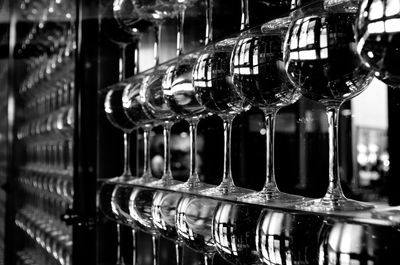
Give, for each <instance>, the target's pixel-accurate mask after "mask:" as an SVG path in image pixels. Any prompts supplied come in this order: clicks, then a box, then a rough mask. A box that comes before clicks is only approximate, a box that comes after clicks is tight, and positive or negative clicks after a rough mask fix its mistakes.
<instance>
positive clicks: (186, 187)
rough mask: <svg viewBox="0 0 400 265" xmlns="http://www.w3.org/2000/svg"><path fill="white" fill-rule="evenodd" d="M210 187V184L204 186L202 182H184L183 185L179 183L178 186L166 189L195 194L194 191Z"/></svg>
mask: <svg viewBox="0 0 400 265" xmlns="http://www.w3.org/2000/svg"><path fill="white" fill-rule="evenodd" d="M210 187H211V185H210V184H206V183H202V182H195V183H192V182H190V183H188V182H185V183H181V184H178V185H173V186H170V187H168V189H170V190H175V191H189V192H195V191H199V190H204V189H208V188H210Z"/></svg>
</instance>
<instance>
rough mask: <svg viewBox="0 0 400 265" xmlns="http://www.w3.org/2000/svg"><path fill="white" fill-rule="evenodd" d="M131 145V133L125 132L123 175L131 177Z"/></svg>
mask: <svg viewBox="0 0 400 265" xmlns="http://www.w3.org/2000/svg"><path fill="white" fill-rule="evenodd" d="M130 145H131V135H130V134H129V133H124V172H123V173H122V176H124V177H130V176H131V175H132V173H131V167H130V165H129V163H130V158H131V152H130V150H131V149H130Z"/></svg>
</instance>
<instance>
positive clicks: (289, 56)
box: [284, 2, 372, 211]
mask: <svg viewBox="0 0 400 265" xmlns="http://www.w3.org/2000/svg"><path fill="white" fill-rule="evenodd" d="M346 10H348V9H346ZM299 14H300V15H297V16H296V15H295V16H294V18H293V22H292V23H291V25H290V28H289V30H288V33H287V38H286V41H285V52H284V60H285V68H286V71H287V74H288V77H289V79H290V80H291V81H292V83H293V84H294V85H295V86H297V87H298V88H300V90H301V93H302V94H303V95H304V96H305V97H308V98H310V99H313V100H315V101H318V102H320V103H321V104H322V105H323V106H324V107H325V108H326V112H327V116H328V125H329V186H328V191H327V193H326V195H325V196H324V197H323V198H322V199H317V200H313V201H310V202H306V203H301V204H300V205H299V207H301V208H307V209H311V210H317V211H335V210H363V209H368V208H371V207H372V206H371V205H367V204H363V203H360V202H357V201H353V200H348V199H347V198H346V197H345V196H344V195H343V192H342V189H341V186H340V175H339V163H338V162H339V159H338V139H337V135H338V117H339V108H340V106H341V104H342V103H343V102H344V101H345V100H348V99H350V98H352V97H355V96H357V95H358V94H360V93H361V92H362V91H363V90H364V89H365V88H366V87H367V85H368V84H369V83H370V82H371V80H372V74H371V73H370V71H367V70H366V69H364V68H363V67H362V65H361V62H360V59H359V58H358V55H357V53H356V46H355V40H354V34H353V30H352V26H353V23H354V20H355V14H354V13H352V12H345V10H341V9H337V8H334V9H328V10H324V7H323V3H322V2H320V3H317V4H315V5H313V6H309V7H306V8H304V9H301V12H299Z"/></svg>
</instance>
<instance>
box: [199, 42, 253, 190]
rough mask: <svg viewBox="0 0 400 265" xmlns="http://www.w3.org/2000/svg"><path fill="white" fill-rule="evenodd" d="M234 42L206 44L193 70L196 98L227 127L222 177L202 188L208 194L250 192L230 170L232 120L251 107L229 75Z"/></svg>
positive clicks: (225, 130) (225, 128)
mask: <svg viewBox="0 0 400 265" xmlns="http://www.w3.org/2000/svg"><path fill="white" fill-rule="evenodd" d="M235 42H236V37H231V38H228V39H224V40H222V41H219V42H217V43H215V44H213V45H210V46H208V47H206V48H205V49H204V51H203V52H202V53H201V55H200V56H199V57H198V59H197V62H196V64H195V66H194V69H193V86H194V89H195V93H196V94H195V95H196V98H197V100H198V101H199V103H200V104H201V105H202V106H204V107H205V109H206V111H208V112H210V113H212V114H215V115H218V116H219V117H220V118H221V119H222V121H223V128H224V172H223V177H222V181H221V184H220V185H219V186H217V187H215V188H211V189H207V190H202V191H200V193H201V194H204V195H208V196H238V195H241V194H244V193H246V192H248V190H244V189H241V188H239V187H236V186H235V184H234V182H233V179H232V171H231V131H232V122H233V119H234V118H235V116H236V115H237V114H238V113H240V112H242V111H244V110H247V109H248V106H249V105H248V104H247V102H246V101H245V100H244V99H243V98H241V97H240V95H239V94H238V93H237V91H236V90H235V88H234V86H233V82H232V76H231V74H230V58H231V53H232V50H233V47H234V45H235ZM228 194H229V195H228Z"/></svg>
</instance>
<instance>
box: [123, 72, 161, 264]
mask: <svg viewBox="0 0 400 265" xmlns="http://www.w3.org/2000/svg"><path fill="white" fill-rule="evenodd" d="M146 74H149V71H148V72H145V73H143V74H141V75H137V76H135V77H134V80H131V81H130V82H128V83H126V85H125V88H124V93H123V97H122V101H123V106H124V111H125V114H126V116H127V117H128V118H129V119H130V120H131V121H132V122H134V123H135V124H137V126H140V127H141V128H142V129H143V131H144V133H143V137H144V166H143V174H142V176H141V177H140V178H139V179H135V180H131V181H128V182H127V183H128V184H136V185H137V184H139V185H145V184H148V183H151V182H154V181H156V180H158V179H157V178H154V177H153V175H152V173H151V166H150V132H151V130H152V128H153V126H155V125H157V124H156V123H155V119H154V117H153V116H152V115H151V114H150V113H148V112H147V111H146V109H145V108H144V107H143V106H142V102H141V86H142V83H143V80H144V78H145V76H146ZM128 189H129V192H126V193H127V194H128V196H129V200H128V209H127V210H128V212H127V213H128V214H129V215H130V217H131V218H132V219H133V220H135V222H136V224H137V227H138V228H139V229H141V230H143V231H145V232H149V233H150V234H151V235H152V244H153V264H154V265H156V264H158V249H159V247H158V239H159V237H158V235H157V233H156V232H155V229H154V227H153V224H152V222H151V203H152V196H153V194H154V191H153V190H152V189H151V188H145V187H144V186H143V187H138V186H134V187H128ZM125 211H126V210H124V212H125Z"/></svg>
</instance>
